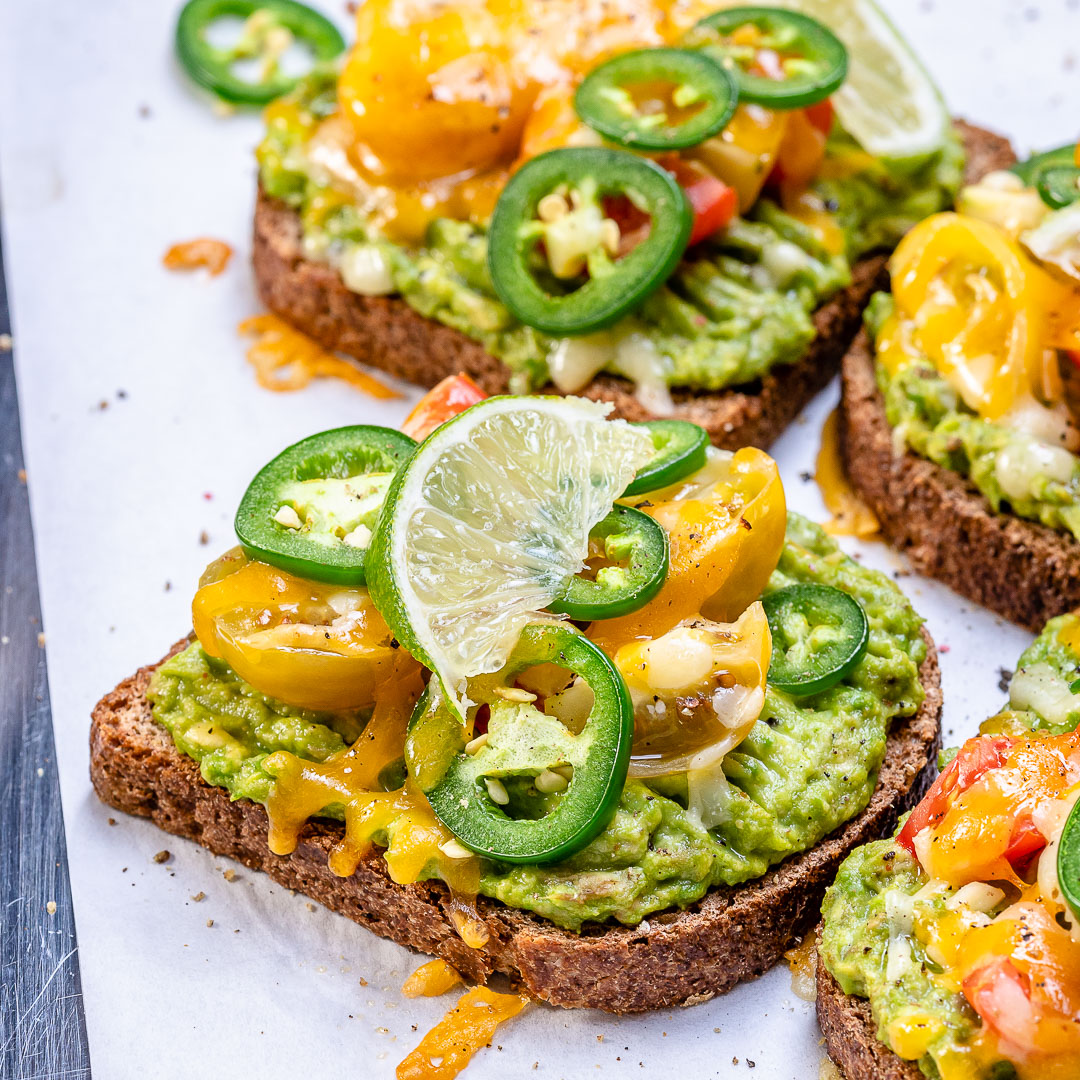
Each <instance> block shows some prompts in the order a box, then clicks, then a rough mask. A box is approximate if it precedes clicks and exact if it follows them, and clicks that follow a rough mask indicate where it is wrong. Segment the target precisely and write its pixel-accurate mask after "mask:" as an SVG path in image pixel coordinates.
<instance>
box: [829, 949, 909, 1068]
mask: <svg viewBox="0 0 1080 1080" xmlns="http://www.w3.org/2000/svg"><path fill="white" fill-rule="evenodd" d="M817 1018H818V1025H819V1026H820V1027H821V1033H822V1034H823V1035H824V1036H825V1048H826V1050H828V1052H829V1057H831V1058H832V1060H833V1061H834V1062H835V1064H836V1065H837V1067H838V1068H839V1069H840V1071H841V1073H843V1075H844V1080H926V1078H925V1077H924V1076H923V1074H922V1070H921V1069H920V1068H919V1066H918V1065H917V1064H916V1063H915V1062H914V1061H904V1059H903V1058H901V1057H898V1056H897V1055H896V1054H894V1053H893V1052H892V1050H890V1049H889V1047H887V1046H886V1045H885V1044H884V1043H883V1042H882V1041H881V1040H880V1039H879V1038H878V1037H877V1024H875V1023H874V1017H873V1014H872V1013H871V1011H870V1002H869V1001H867V1000H866V999H865V998H858V997H852V996H850V995H848V994H845V993H844V991H843V990H842V989H841V988H840V984H839V983H838V982H837V981H836V980H835V979H834V978H833V977H832V975H830V974H829V972H828V970H827V969H826V967H825V965H824V964H823V963H822V962H821V956H820V954H819V955H818V958H817Z"/></svg>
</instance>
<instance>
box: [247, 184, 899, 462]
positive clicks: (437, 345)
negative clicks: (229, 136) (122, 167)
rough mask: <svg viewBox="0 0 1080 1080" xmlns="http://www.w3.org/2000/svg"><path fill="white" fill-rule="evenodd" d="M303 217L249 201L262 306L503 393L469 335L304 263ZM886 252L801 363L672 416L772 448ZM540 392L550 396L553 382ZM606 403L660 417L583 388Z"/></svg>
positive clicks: (592, 386) (691, 403) (411, 367)
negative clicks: (252, 210)
mask: <svg viewBox="0 0 1080 1080" xmlns="http://www.w3.org/2000/svg"><path fill="white" fill-rule="evenodd" d="M300 237H301V231H300V219H299V217H297V215H296V213H295V212H294V211H293V210H291V209H290V208H289V207H288V206H287V205H286V204H285V203H283V202H281V201H280V200H277V199H272V198H270V197H269V196H268V195H267V194H266V193H265V192H264V191H262V189H261V188H260V190H259V193H258V196H257V198H256V202H255V235H254V239H253V247H252V262H253V264H254V267H255V284H256V287H257V288H258V291H259V296H260V298H261V299H262V302H263V303H264V304H265V305H266V306H267V307H268V308H269V309H270V310H271V311H273V312H274V313H275V314H277V315H280V316H281V317H282V318H283V319H285V320H287V321H288V322H290V323H291V324H292V325H294V326H296V327H297V328H298V329H300V330H302V331H303V332H304V333H305V334H307V335H308V337H310V338H313V339H314V340H315V341H317V342H318V343H319V344H320V345H322V346H323V347H324V348H326V349H332V350H334V351H336V352H342V353H345V354H346V355H348V356H352V357H355V358H356V359H357V360H360V361H362V362H363V363H365V364H369V365H371V366H372V367H375V368H379V369H380V370H382V371H387V372H389V373H390V374H391V375H396V376H397V377H398V378H400V379H405V380H407V381H408V382H413V383H419V384H420V385H421V386H434V385H435V384H436V383H437V382H438V381H439V380H440V379H444V378H446V377H447V376H448V375H456V374H458V373H459V372H464V373H465V374H466V375H469V376H471V377H472V378H473V379H475V380H476V382H477V383H478V384H479V385H480V387H481V388H482V389H483V390H484V391H485V392H486V393H488V394H505V393H507V392H508V390H509V375H510V372H509V370H508V369H507V368H506V366H505V365H504V364H503V363H502V362H501V361H500V360H497V359H496V358H495V357H493V356H491V355H490V354H489V353H487V352H485V350H484V347H483V346H482V345H480V344H479V343H478V342H476V341H474V340H473V339H472V338H470V337H467V336H466V335H465V334H462V333H460V332H459V331H457V330H453V329H451V328H450V327H448V326H444V325H443V324H442V323H440V322H437V321H436V320H434V319H428V318H426V317H425V316H423V315H420V314H419V313H418V312H416V311H414V310H413V309H412V308H411V307H409V305H408V304H407V303H405V301H404V300H401V299H399V298H398V297H394V296H361V295H360V294H358V293H354V292H351V291H350V290H349V289H347V288H346V287H345V284H344V282H342V280H341V278H340V277H339V276H338V273H337V271H336V270H334V269H333V268H332V267H330V266H327V265H326V264H324V263H317V262H312V261H311V260H309V259H307V258H305V257H304V255H303V252H302V249H301V245H300ZM884 269H885V256H883V255H875V256H871V257H870V258H868V259H863V260H862V261H861V262H859V263H858V264H857V265H856V266H855V268H854V271H853V273H852V283H851V284H850V285H849V286H848V287H847V288H846V289H843V290H841V291H840V292H839V293H837V295H836V296H834V297H833V298H832V299H831V300H830V301H829V302H828V303H826V304H824V305H823V306H822V307H820V308H819V309H818V310H817V311H816V312H815V313H814V328H815V330H816V332H817V336H816V337H815V339H814V341H813V342H812V343H811V345H810V348H809V349H808V350H807V353H806V356H805V357H803V359H802V360H800V361H799V362H798V363H795V364H786V365H781V366H778V367H777V368H775V369H774V370H773V371H772V372H770V373H769V374H767V375H766V376H765V377H764V378H763V379H761V380H759V381H758V382H757V383H755V384H753V385H752V386H750V387H744V388H740V389H738V390H725V391H720V392H715V393H696V392H693V391H687V390H675V391H674V392H673V393H672V399H673V401H674V403H675V411H674V412H673V413H672V414H671V415H672V416H675V417H677V418H680V419H683V420H692V421H693V422H694V423H695V424H699V425H700V426H701V427H703V428H704V429H705V430H706V431H707V432H708V433H709V438H710V439H711V440H712V442H713V444H714V445H716V446H719V447H723V448H724V449H731V450H734V449H737V448H738V447H740V446H746V445H754V446H760V447H761V448H762V449H764V448H765V447H767V446H769V444H770V443H772V442H773V441H774V440H775V439H776V438H777V436H778V435H779V434H780V433H781V432H782V431H783V430H784V428H785V427H787V425H788V424H789V423H791V421H792V420H793V419H794V418H795V416H796V415H797V414H798V413H799V411H800V410H801V409H802V408H803V406H804V405H805V404H806V403H807V402H808V401H809V400H810V399H811V398H812V397H813V396H814V395H815V394H816V393H817V392H818V391H819V390H820V389H821V388H822V387H824V386H825V384H826V383H827V382H828V381H829V380H830V379H831V378H832V377H833V375H834V374H835V373H836V371H837V369H838V367H839V366H840V359H841V357H842V356H843V355H844V350H845V349H846V348H847V347H848V345H849V344H850V342H851V339H852V337H854V335H855V333H856V331H857V330H858V328H859V319H860V317H861V315H862V309H863V308H864V307H865V306H866V303H867V301H868V300H869V298H870V295H871V293H873V291H874V290H875V289H878V288H880V287H881V284H882V281H883V280H884V279H883V274H884ZM539 392H541V393H551V394H557V393H559V391H558V390H557V389H556V388H555V387H554V386H550V385H549V386H546V387H544V388H543V389H542V390H541V391H539ZM580 396H582V397H587V398H591V399H592V400H594V401H610V402H611V403H612V404H613V405H614V406H615V408H614V411H613V413H612V415H613V416H620V417H623V418H624V419H627V420H652V419H657V416H656V414H655V413H652V412H650V411H649V410H648V409H646V408H645V407H644V406H643V405H642V404H641V402H639V401H638V399H637V398H636V397H635V396H634V393H633V386H632V384H630V383H629V382H627V381H626V380H625V379H621V378H618V377H617V376H614V375H600V376H598V377H597V378H595V379H594V380H593V381H592V382H591V383H589V385H588V386H586V387H585V388H584V389H583V390H581V391H580Z"/></svg>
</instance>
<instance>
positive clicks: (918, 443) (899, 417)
mask: <svg viewBox="0 0 1080 1080" xmlns="http://www.w3.org/2000/svg"><path fill="white" fill-rule="evenodd" d="M893 307H894V304H893V299H892V297H891V296H890V295H889V294H888V293H876V294H875V295H874V297H873V299H872V301H871V303H870V306H869V307H868V308H867V311H866V322H867V326H868V327H869V330H870V333H871V335H872V336H873V337H875V338H876V336H877V333H878V331H879V330H880V328H881V326H882V324H883V323H884V322H885V320H886V319H887V318H888V316H889V314H890V313H891V312H892V310H893ZM876 372H877V382H878V386H879V387H880V389H881V393H882V396H883V397H884V398H885V414H886V416H887V418H888V421H889V426H890V427H891V428H892V429H893V430H894V431H895V432H896V433H897V435H898V437H899V438H902V439H903V441H904V443H906V444H907V446H908V447H910V449H911V450H912V451H914V452H915V453H916V454H918V455H919V456H920V457H924V458H928V459H929V460H930V461H932V462H934V463H935V464H936V465H940V466H942V467H943V468H946V469H951V470H952V471H953V472H956V473H959V474H960V475H961V476H966V477H967V478H968V479H969V480H970V481H971V482H972V483H973V484H974V485H975V487H977V488H978V489H979V491H980V492H981V493H982V494H983V495H984V496H985V498H986V499H987V501H988V502H989V503H990V505H991V506H992V507H993V509H994V511H995V512H1000V511H1002V510H1006V511H1011V512H1012V513H1014V514H1016V515H1017V517H1022V518H1027V519H1029V520H1031V521H1039V522H1041V523H1042V524H1043V525H1046V526H1048V527H1049V528H1051V529H1060V530H1063V531H1066V532H1069V533H1071V534H1072V535H1073V536H1074V537H1076V538H1077V539H1078V540H1080V458H1078V457H1076V456H1075V455H1072V454H1069V453H1068V452H1067V451H1065V450H1064V449H1062V448H1061V447H1048V446H1047V445H1046V444H1045V443H1043V442H1041V441H1040V440H1038V439H1036V438H1035V437H1034V436H1032V435H1029V434H1027V433H1026V432H1024V431H1019V430H1016V429H1015V428H1011V427H1007V426H1006V425H1005V424H1001V423H995V422H994V421H991V420H984V419H983V418H982V417H980V416H979V415H978V414H977V413H975V412H974V411H973V410H972V409H970V408H969V407H968V406H967V404H966V403H965V402H964V401H963V400H962V399H961V397H960V395H959V394H958V393H957V392H956V390H955V389H954V388H953V387H952V385H951V384H950V383H949V382H948V381H947V380H946V379H945V378H944V377H943V376H942V375H941V374H939V373H938V371H937V369H936V368H935V367H934V366H933V364H931V363H930V362H929V361H926V362H925V363H919V362H917V361H912V362H909V363H907V364H904V365H903V366H901V367H900V368H899V369H898V370H897V371H896V372H895V373H893V374H890V373H889V372H888V371H887V370H886V369H885V367H884V365H882V364H880V363H879V364H877V365H876ZM1069 459H1071V465H1070V462H1069ZM1062 463H1064V465H1065V471H1064V472H1063V471H1062ZM1003 479H1004V483H1005V485H1007V486H1008V488H1009V490H1008V491H1006V488H1005V486H1003Z"/></svg>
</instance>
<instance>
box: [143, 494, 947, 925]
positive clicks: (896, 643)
mask: <svg viewBox="0 0 1080 1080" xmlns="http://www.w3.org/2000/svg"><path fill="white" fill-rule="evenodd" d="M795 582H821V583H824V584H827V585H834V586H837V587H838V588H842V589H844V590H845V591H846V592H849V593H850V594H852V595H853V596H855V597H857V599H858V600H859V601H860V603H861V604H862V605H863V607H864V608H865V610H866V615H867V618H868V620H869V623H870V646H869V649H868V651H867V654H866V656H865V657H864V658H863V660H862V661H861V662H860V663H859V665H858V667H857V668H856V669H855V670H854V671H853V672H852V673H851V674H850V675H849V676H848V677H847V678H846V679H845V680H844V681H843V682H842V683H840V684H839V685H838V686H835V687H833V688H832V689H830V690H827V691H825V692H823V693H821V694H817V695H814V696H812V697H805V698H801V699H798V700H796V699H794V698H792V697H790V696H789V695H787V694H785V693H782V692H780V691H777V690H775V689H773V688H772V687H769V688H768V691H767V693H766V697H765V707H764V709H763V711H762V713H761V716H760V718H759V720H758V722H757V723H756V724H755V725H754V727H753V729H752V730H751V732H750V734H749V735H748V736H747V738H746V739H745V740H744V742H743V743H742V744H740V746H739V747H738V748H737V749H736V750H735V751H733V752H731V753H729V754H728V755H727V757H726V758H725V760H724V773H725V775H726V778H727V787H726V789H725V791H724V792H722V793H721V795H722V798H723V800H724V807H725V811H724V814H723V815H722V817H723V819H722V821H721V822H720V823H719V824H717V825H716V826H714V827H713V828H711V829H705V828H703V827H702V826H701V825H700V824H698V823H697V822H695V821H694V820H693V819H692V818H691V817H690V816H689V815H688V814H687V812H686V808H685V807H686V785H685V781H683V780H682V779H681V778H677V779H675V780H666V781H665V782H663V783H661V782H657V783H655V784H652V785H647V784H645V783H643V782H641V781H637V780H631V781H629V782H628V783H627V785H626V788H625V790H624V792H623V795H622V799H621V800H620V802H619V806H618V810H617V812H616V814H615V816H614V818H613V819H612V821H611V823H610V824H609V825H608V827H607V828H606V829H605V831H604V832H603V833H601V835H600V836H599V837H597V839H596V840H594V841H593V842H592V843H591V844H589V845H588V847H586V848H584V849H583V850H582V851H580V852H578V853H577V854H576V855H575V856H573V858H571V859H568V860H567V861H565V862H563V863H560V864H557V865H554V866H545V867H529V866H514V867H511V866H500V865H497V864H494V863H485V864H484V870H483V875H482V878H481V883H480V891H481V892H482V893H484V894H485V895H487V896H492V897H496V898H498V899H499V900H502V901H503V902H505V903H506V904H509V905H510V906H512V907H518V908H525V909H528V910H530V911H535V912H538V913H539V914H541V915H544V916H545V917H547V918H549V919H551V920H552V921H553V922H555V923H557V924H558V925H560V926H564V927H568V928H570V929H574V930H576V929H579V928H580V927H581V924H582V923H583V922H585V921H588V920H597V921H603V920H606V919H617V920H618V921H620V922H623V923H627V924H630V925H633V924H636V923H638V922H640V921H641V920H642V919H643V918H645V917H646V916H647V915H649V914H650V913H651V912H655V911H659V910H661V909H664V908H670V907H682V906H685V905H687V904H690V903H692V902H693V901H695V900H697V899H699V898H700V897H701V896H702V895H703V894H704V893H705V891H706V890H707V889H708V888H709V887H710V886H712V885H717V884H727V885H735V884H738V883H739V882H743V881H747V880H749V879H751V878H756V877H760V876H761V875H762V874H763V873H764V872H765V871H766V870H767V869H768V867H769V866H771V865H773V864H774V863H777V862H779V861H780V860H782V859H784V858H785V857H787V856H788V855H790V854H792V853H794V852H798V851H803V850H805V849H806V848H808V847H811V846H812V845H813V844H815V843H816V842H817V841H818V840H819V839H820V838H821V837H823V836H824V835H826V834H827V833H829V832H831V831H832V830H833V829H834V828H836V827H837V826H838V825H839V824H841V823H842V822H844V821H847V820H848V819H849V818H851V817H853V816H854V815H855V814H857V813H858V812H859V811H860V810H862V809H863V807H865V806H866V804H867V803H868V802H869V800H870V795H871V793H872V791H873V788H874V784H875V782H876V779H877V771H878V769H879V767H880V765H881V762H882V759H883V757H884V754H885V740H886V735H887V732H888V729H889V725H890V723H891V721H892V720H893V718H894V717H898V716H909V715H911V714H913V713H914V712H915V711H916V710H917V709H918V707H919V704H920V703H921V701H922V698H923V689H922V685H921V683H920V682H919V676H918V672H919V665H920V664H921V663H922V661H923V659H924V658H925V655H926V646H925V644H924V642H923V639H922V637H921V635H920V632H919V631H920V627H921V625H922V620H921V619H920V617H919V616H918V615H917V614H916V613H915V612H914V611H913V610H912V608H911V605H910V604H909V603H908V601H907V600H906V599H905V597H904V596H903V594H902V593H901V592H900V591H899V590H898V589H897V588H896V586H895V585H894V584H893V582H892V581H891V580H890V579H889V578H887V577H886V576H885V575H883V574H881V573H878V572H877V571H873V570H868V569H866V568H864V567H861V566H859V565H858V563H856V562H855V561H854V560H852V559H850V558H848V556H846V555H844V554H843V552H841V551H840V550H839V548H837V546H836V544H835V543H834V542H833V541H832V540H831V539H829V538H828V537H827V536H826V535H825V533H824V532H823V531H822V530H821V529H820V528H819V527H818V526H816V525H813V524H811V523H810V522H808V521H806V520H805V519H804V518H801V517H799V516H797V515H794V514H792V515H789V519H788V538H787V544H786V547H785V549H784V552H783V555H782V556H781V559H780V564H779V566H778V568H777V570H776V571H775V573H774V574H773V575H772V577H771V579H770V581H769V585H768V591H772V590H775V589H779V588H783V587H784V586H786V585H790V584H793V583H795ZM148 696H149V698H150V701H151V704H152V706H153V712H154V717H155V719H156V720H157V721H158V722H159V723H160V724H162V725H163V726H164V727H165V728H166V729H167V730H168V731H169V732H170V733H171V735H172V737H173V741H174V742H175V743H176V746H177V748H178V749H180V750H181V751H182V752H183V753H185V754H188V755H190V756H191V757H193V758H195V759H196V760H197V761H199V763H200V767H201V770H202V775H203V777H204V778H205V779H206V780H207V782H208V783H211V784H216V785H218V786H220V787H224V788H227V789H228V790H229V792H230V793H231V795H232V796H233V798H249V799H253V800H255V801H256V802H264V801H265V800H266V798H267V795H268V792H269V785H270V784H272V783H273V780H272V778H271V777H270V776H269V775H268V774H267V773H266V771H265V770H264V768H263V761H264V759H265V757H266V756H267V754H269V753H271V752H273V751H274V750H277V749H285V750H290V751H292V752H293V753H295V754H297V755H299V756H300V757H304V758H309V759H311V760H316V761H323V760H325V759H326V758H327V757H328V756H329V755H331V754H333V753H334V752H335V751H338V750H341V749H342V748H344V746H345V745H346V744H347V742H348V741H350V740H351V739H353V738H355V737H356V735H357V734H358V732H359V730H360V728H361V726H362V723H363V717H358V716H356V715H348V716H332V715H328V714H321V713H310V712H305V711H303V710H299V709H293V708H290V707H288V706H285V705H282V704H280V703H279V702H274V701H270V700H268V699H267V698H265V697H263V696H262V695H261V694H259V693H258V692H257V691H256V690H254V689H253V688H252V687H251V686H249V685H248V684H246V683H244V682H243V681H242V680H241V679H239V678H238V677H237V676H236V675H235V674H234V673H233V672H232V671H231V670H230V669H229V668H228V666H227V665H225V664H224V663H223V662H222V661H220V660H213V659H210V658H209V657H207V656H206V654H205V653H204V652H203V650H202V649H201V648H200V647H199V646H198V645H197V644H195V645H191V646H190V647H189V648H187V649H185V650H184V651H183V652H181V653H179V654H177V655H176V656H174V657H173V658H172V659H170V660H168V661H167V662H166V663H165V664H163V665H162V666H161V667H160V668H159V669H158V671H157V672H156V673H155V675H154V678H153V681H152V683H151V688H150V691H149V694H148ZM324 814H325V815H326V816H329V817H340V816H341V813H340V808H339V807H338V808H335V807H328V808H326V810H325V811H324ZM432 871H434V867H432Z"/></svg>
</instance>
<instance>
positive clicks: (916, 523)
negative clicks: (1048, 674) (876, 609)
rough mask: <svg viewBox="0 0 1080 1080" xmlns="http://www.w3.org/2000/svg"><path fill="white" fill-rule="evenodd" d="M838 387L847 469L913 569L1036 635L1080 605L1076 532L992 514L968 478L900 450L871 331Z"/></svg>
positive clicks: (857, 343)
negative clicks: (887, 411) (1048, 622)
mask: <svg viewBox="0 0 1080 1080" xmlns="http://www.w3.org/2000/svg"><path fill="white" fill-rule="evenodd" d="M841 387H842V393H841V399H840V417H839V425H838V427H839V440H840V452H841V455H842V458H843V461H844V467H845V468H846V470H847V474H848V476H849V478H850V480H851V483H852V486H853V487H854V488H855V490H856V491H857V492H858V493H859V494H860V495H861V496H862V498H863V499H865V500H866V502H867V503H868V505H869V506H870V507H871V509H872V510H873V511H874V513H875V514H876V515H877V517H878V520H879V521H880V522H881V531H882V533H883V535H884V536H885V537H886V539H887V540H888V541H889V543H890V544H892V545H893V546H894V547H896V548H898V549H900V550H901V551H903V552H904V553H905V554H906V555H907V556H908V558H909V559H910V560H911V564H912V565H913V566H914V567H915V569H916V570H918V571H920V573H923V574H927V575H928V576H930V577H934V578H937V579H938V580H939V581H943V582H945V584H946V585H948V586H950V588H953V589H955V590H956V591H957V592H958V593H960V594H961V595H963V596H966V597H968V598H969V599H970V600H974V601H975V602H976V603H977V604H981V605H983V606H984V607H988V608H990V610H991V611H994V612H997V614H999V615H1002V616H1004V617H1005V618H1006V619H1010V620H1012V621H1013V622H1016V623H1019V624H1020V625H1021V626H1026V627H1027V628H1028V629H1029V630H1032V631H1034V632H1036V633H1037V632H1038V631H1039V630H1041V629H1042V627H1043V626H1044V625H1045V623H1046V620H1047V619H1049V618H1052V617H1053V616H1054V615H1061V614H1062V613H1063V612H1066V611H1072V610H1073V609H1074V608H1076V607H1077V606H1080V543H1078V542H1077V541H1076V540H1074V539H1073V538H1072V536H1070V535H1068V534H1066V533H1061V532H1057V531H1056V530H1054V529H1050V528H1048V527H1047V526H1045V525H1040V524H1039V523H1037V522H1033V521H1024V520H1023V519H1021V518H1018V517H1016V516H1015V515H1013V514H1002V513H995V512H994V511H993V509H992V508H991V506H990V503H989V502H988V501H987V500H986V498H985V496H983V495H982V494H981V493H980V492H979V491H978V490H977V489H976V488H975V486H974V485H973V484H971V483H970V481H968V480H967V479H966V478H965V477H963V476H960V475H959V474H958V473H954V472H953V471H952V470H951V469H946V468H943V467H942V466H940V465H936V464H934V462H932V461H928V460H926V459H925V458H921V457H919V456H918V455H917V454H914V453H912V452H911V451H910V450H905V451H903V452H902V453H899V454H897V453H896V452H895V449H894V440H893V430H892V428H891V427H890V426H889V422H888V419H887V417H886V415H885V402H884V399H883V398H882V395H881V392H880V391H879V390H878V387H877V381H876V379H875V376H874V356H873V346H872V344H871V342H870V338H869V335H868V334H867V333H866V331H865V330H864V331H862V332H860V334H859V336H858V337H857V338H856V339H855V342H854V344H853V345H852V347H851V349H850V350H849V352H848V354H847V356H846V357H845V358H844V364H843V369H842V373H841Z"/></svg>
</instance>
